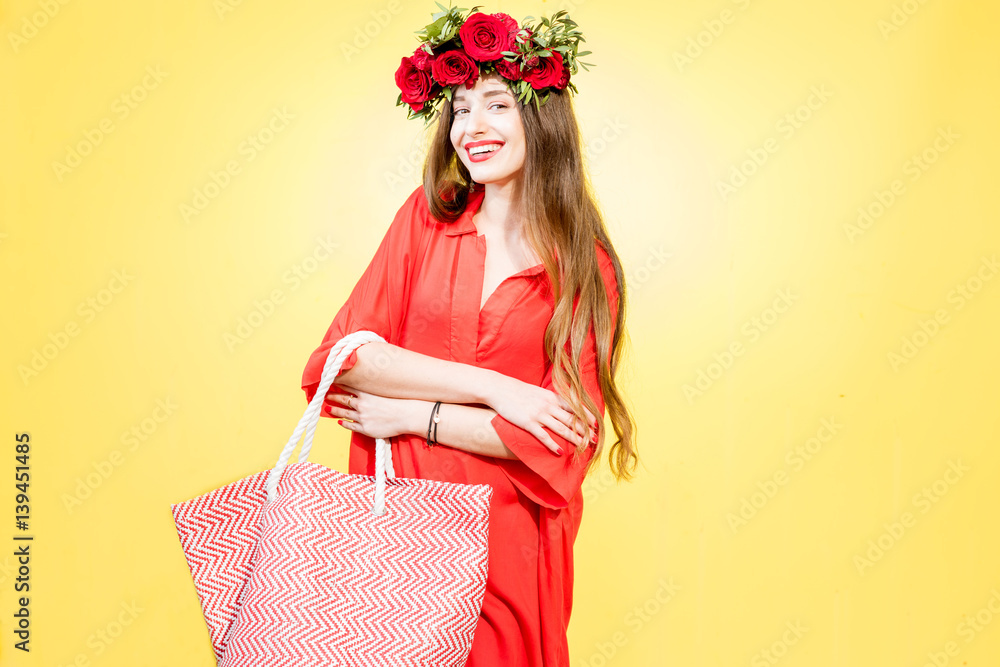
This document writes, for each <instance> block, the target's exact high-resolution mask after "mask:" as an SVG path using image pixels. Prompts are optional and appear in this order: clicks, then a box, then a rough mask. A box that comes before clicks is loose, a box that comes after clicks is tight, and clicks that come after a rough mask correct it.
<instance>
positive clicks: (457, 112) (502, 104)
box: [451, 102, 507, 116]
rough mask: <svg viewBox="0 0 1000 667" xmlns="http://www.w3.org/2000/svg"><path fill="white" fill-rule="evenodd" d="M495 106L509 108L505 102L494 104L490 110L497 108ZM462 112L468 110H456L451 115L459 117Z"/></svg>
mask: <svg viewBox="0 0 1000 667" xmlns="http://www.w3.org/2000/svg"><path fill="white" fill-rule="evenodd" d="M495 106H498V107H500V108H501V109H506V108H507V105H506V104H504V103H503V102H494V103H493V104H491V105H490V107H489V108H491V109H492V108H493V107H495ZM462 111H468V109H455V110H454V111H452V112H451V115H452V116H457V115H459V113H460V112H462Z"/></svg>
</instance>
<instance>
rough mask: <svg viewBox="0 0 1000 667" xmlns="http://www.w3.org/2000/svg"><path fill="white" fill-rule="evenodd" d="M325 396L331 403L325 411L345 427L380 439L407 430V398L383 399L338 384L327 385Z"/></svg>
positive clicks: (383, 397) (382, 397)
mask: <svg viewBox="0 0 1000 667" xmlns="http://www.w3.org/2000/svg"><path fill="white" fill-rule="evenodd" d="M326 398H327V400H328V401H329V402H331V403H333V405H329V406H327V407H324V410H326V411H327V413H329V414H331V415H333V416H334V417H338V418H339V419H338V420H337V423H338V424H340V425H341V426H343V427H344V428H347V429H350V430H352V431H357V432H358V433H361V434H362V435H367V436H368V437H370V438H382V439H388V438H391V437H393V436H395V435H400V434H402V433H405V432H406V430H405V423H406V422H405V419H404V415H405V409H404V407H405V406H404V404H406V403H409V402H410V401H408V400H406V399H400V398H386V397H385V396H379V395H377V394H369V393H368V392H366V391H361V390H360V389H355V388H354V387H351V386H348V385H337V384H334V385H333V386H331V387H330V391H328V392H327V394H326Z"/></svg>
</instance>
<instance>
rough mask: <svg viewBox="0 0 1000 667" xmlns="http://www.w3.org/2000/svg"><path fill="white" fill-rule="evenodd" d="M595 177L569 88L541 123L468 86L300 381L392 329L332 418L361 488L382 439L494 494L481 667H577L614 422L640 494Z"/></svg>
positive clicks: (619, 304)
mask: <svg viewBox="0 0 1000 667" xmlns="http://www.w3.org/2000/svg"><path fill="white" fill-rule="evenodd" d="M473 16H475V15H473ZM494 16H496V15H494ZM515 25H516V24H515ZM480 146H486V147H487V149H485V150H492V152H488V153H485V154H477V153H479V151H482V150H484V149H482V148H478V147H480ZM472 148H476V150H475V151H473V150H470V149H472ZM584 179H585V177H584V172H583V167H582V159H581V146H580V138H579V131H578V129H577V124H576V120H575V117H574V114H573V111H572V107H571V102H570V99H569V97H568V94H566V93H565V91H564V90H554V91H552V92H551V93H550V95H549V96H548V98H547V100H546V102H545V103H544V104H542V105H541V106H540V107H539V106H535V105H532V104H530V103H528V104H523V103H522V101H520V100H518V99H517V98H516V97H515V94H514V90H513V89H512V88H511V86H510V85H509V81H508V80H507V79H506V78H505V77H502V76H499V75H498V74H497V73H496V72H492V73H487V74H483V75H482V76H477V77H476V78H475V81H474V83H471V84H470V85H466V84H462V85H457V86H455V87H454V88H453V92H452V95H451V99H450V100H449V102H448V103H447V104H446V105H444V106H443V107H442V109H441V112H440V114H439V115H438V116H437V129H436V134H435V136H434V138H433V140H432V145H431V147H430V150H429V155H428V158H427V163H426V166H425V169H424V183H423V186H421V187H418V188H417V189H415V190H414V191H413V193H412V194H410V196H409V197H408V198H407V200H406V202H405V203H404V204H403V206H402V208H400V210H399V212H398V213H397V214H396V216H395V219H394V220H393V222H392V224H391V225H390V227H389V230H388V231H387V233H386V235H385V237H384V239H383V240H382V243H381V244H380V245H379V248H378V250H377V251H376V253H375V257H374V258H373V259H372V261H371V263H370V264H369V266H368V268H367V269H366V270H365V272H364V274H363V275H362V277H361V279H360V281H359V282H358V284H357V286H355V288H354V290H353V291H352V292H351V295H350V297H349V298H348V300H347V303H345V304H344V306H343V307H342V308H341V309H340V311H339V312H338V313H337V315H336V317H335V318H334V320H333V323H332V324H331V325H330V328H329V330H328V331H327V333H326V336H325V337H324V339H323V342H322V344H321V345H320V346H319V347H318V348H317V349H316V350H315V351H314V352H313V353H312V355H311V357H310V359H309V361H308V364H307V366H306V368H305V372H304V373H303V378H302V386H303V389H305V391H306V396H307V398H309V399H311V398H312V396H313V394H314V393H315V391H316V388H317V385H318V383H319V379H320V375H321V373H322V368H323V365H324V363H325V361H326V358H327V356H328V353H329V350H330V348H331V347H332V346H333V345H334V344H335V343H336V342H337V341H338V340H340V339H341V338H342V337H344V336H345V335H347V334H349V333H352V332H354V331H359V330H369V331H374V332H376V333H378V334H379V335H381V336H382V337H383V338H384V339H385V340H386V341H388V342H386V343H380V342H375V343H367V344H365V345H362V346H361V347H359V348H358V349H357V350H355V351H354V352H352V353H351V355H350V356H349V357H348V358H347V360H346V361H345V362H344V364H343V366H342V370H341V373H340V374H339V375H338V376H337V379H336V381H335V384H334V385H333V387H332V388H331V391H330V393H329V394H328V395H327V397H326V401H325V405H324V411H323V414H324V415H325V416H331V417H336V418H338V423H340V424H341V425H342V426H344V427H345V428H348V429H350V430H351V431H353V433H352V437H351V446H350V459H349V472H350V473H353V474H367V475H373V474H374V469H375V468H374V466H375V462H374V440H373V439H374V438H385V439H389V438H391V449H392V461H393V466H394V468H395V472H396V475H397V476H400V477H413V478H424V479H435V480H442V481H449V482H461V483H468V484H489V485H491V486H492V487H493V490H494V493H493V497H492V501H491V506H490V529H489V569H488V580H487V587H486V593H485V596H484V600H483V606H482V611H481V614H480V617H479V620H478V623H477V626H476V631H475V635H474V638H473V644H472V650H471V653H470V656H469V660H468V662H467V665H468V666H470V667H488V666H493V665H506V666H511V667H543V666H544V667H560V666H568V665H569V655H568V646H567V640H566V629H567V626H568V623H569V618H570V611H571V607H572V583H573V558H572V548H573V542H574V540H575V537H576V534H577V531H578V529H579V525H580V519H581V512H582V507H583V499H582V493H581V484H582V481H583V479H584V476H585V475H586V472H587V470H588V469H589V468H590V466H591V465H592V464H593V463H594V462H595V461H596V460H597V458H598V455H599V454H600V452H601V451H602V448H603V442H604V436H605V427H604V421H603V415H604V408H605V406H607V408H608V412H609V415H610V418H611V422H612V426H613V428H614V431H615V434H616V435H617V438H618V439H617V441H616V442H615V443H614V445H613V446H612V448H611V451H610V454H609V460H610V461H611V465H612V469H613V470H614V472H615V473H616V474H617V475H618V476H619V478H625V479H629V478H630V471H631V470H632V469H634V466H635V463H636V460H637V456H636V452H635V447H634V441H633V432H634V426H633V423H632V419H631V416H630V415H629V413H628V410H627V408H626V406H625V404H624V402H623V400H622V397H621V395H620V394H619V392H618V390H617V388H616V387H615V383H614V373H615V369H616V368H617V365H618V360H619V356H620V353H621V346H622V343H623V329H622V325H623V322H624V299H622V298H620V295H624V284H623V278H622V270H621V265H620V261H619V259H618V257H617V255H616V253H615V251H614V248H613V246H612V244H611V242H610V240H609V239H608V237H607V233H606V230H605V228H604V224H603V221H602V219H601V216H600V214H599V212H598V210H597V208H596V206H595V205H594V204H593V201H592V199H591V197H590V196H589V195H588V194H587V191H586V184H585V180H584ZM560 277H561V280H560ZM577 355H578V356H577ZM552 360H555V361H556V362H557V363H553V362H552ZM438 402H440V405H438ZM435 408H436V409H435ZM435 415H436V417H437V422H436V423H435V422H434V419H433V416H435ZM595 415H600V416H601V417H600V418H598V419H595Z"/></svg>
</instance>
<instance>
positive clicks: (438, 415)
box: [433, 401, 441, 445]
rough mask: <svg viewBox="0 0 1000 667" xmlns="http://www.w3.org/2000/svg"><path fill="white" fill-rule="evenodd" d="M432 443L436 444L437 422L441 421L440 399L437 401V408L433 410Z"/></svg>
mask: <svg viewBox="0 0 1000 667" xmlns="http://www.w3.org/2000/svg"><path fill="white" fill-rule="evenodd" d="M433 419H434V444H435V445H436V444H438V422H439V421H441V401H438V403H437V409H436V410H435V411H434V417H433Z"/></svg>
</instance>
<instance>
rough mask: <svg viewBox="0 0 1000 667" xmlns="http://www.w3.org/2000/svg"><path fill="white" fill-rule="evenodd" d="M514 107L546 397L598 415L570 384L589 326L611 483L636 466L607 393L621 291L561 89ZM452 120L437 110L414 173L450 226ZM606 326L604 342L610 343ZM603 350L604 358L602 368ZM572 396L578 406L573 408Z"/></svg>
mask: <svg viewBox="0 0 1000 667" xmlns="http://www.w3.org/2000/svg"><path fill="white" fill-rule="evenodd" d="M517 108H518V111H519V112H520V117H521V122H522V124H523V127H524V138H525V149H526V154H525V160H524V168H523V170H522V172H521V178H520V185H519V188H520V192H519V195H518V196H519V200H520V202H521V208H520V210H521V211H523V213H524V226H523V228H522V232H523V234H524V237H525V239H526V240H527V241H528V242H529V243H530V244H531V247H532V248H533V249H534V250H535V252H536V253H537V254H538V256H539V257H540V258H541V259H542V263H543V264H544V266H545V271H546V273H547V274H548V276H549V280H550V281H551V284H552V285H553V286H554V287H553V289H554V297H555V307H554V311H553V314H552V319H551V320H550V321H549V324H548V327H547V328H546V330H545V349H546V352H547V354H548V358H549V359H550V360H552V361H553V367H552V378H553V383H554V384H555V386H556V390H557V391H556V393H558V394H559V395H560V396H562V397H563V398H565V399H566V401H567V402H568V403H569V404H570V406H571V407H572V412H573V413H574V414H575V415H576V416H577V417H578V418H579V419H580V420H581V422H582V423H583V424H587V420H586V418H585V416H584V415H585V414H586V413H585V412H584V411H583V409H582V406H583V405H586V408H587V410H589V411H590V412H591V414H595V415H597V414H598V412H597V406H596V405H594V402H593V400H592V399H591V398H590V396H589V395H588V394H587V392H586V391H585V390H584V389H583V383H582V381H581V378H580V353H581V351H582V349H583V343H584V341H585V340H586V336H587V334H588V333H589V330H590V324H591V323H593V326H594V333H595V336H596V342H597V368H598V369H599V371H598V377H599V383H600V388H601V393H602V395H603V397H604V403H605V406H606V407H607V410H608V414H609V416H610V417H611V424H612V426H613V428H614V431H615V435H616V436H617V439H616V440H615V442H614V444H613V445H612V446H611V451H610V452H609V453H608V462H609V464H610V466H611V470H612V472H613V474H614V475H615V477H616V478H618V479H626V480H629V479H631V478H632V471H633V470H634V469H635V466H636V463H637V462H638V454H637V452H636V446H635V423H634V421H633V419H632V416H631V414H630V413H629V409H628V407H627V406H626V404H625V401H624V398H623V396H622V394H621V393H620V392H619V391H618V388H617V386H616V385H615V373H616V371H617V369H618V365H619V361H620V359H621V354H622V351H623V347H624V344H625V341H626V339H627V334H626V332H625V329H624V324H625V305H626V298H625V297H626V289H625V276H624V274H623V272H622V266H621V260H619V258H618V254H617V253H616V252H615V249H614V246H613V245H612V243H611V240H610V239H609V238H608V232H607V229H606V228H605V226H604V219H603V217H602V215H601V213H600V211H599V209H598V207H597V205H596V203H595V201H594V197H593V196H592V194H591V186H590V182H589V179H588V176H587V173H586V170H585V169H584V166H583V149H582V140H581V136H580V129H579V126H578V125H577V122H576V115H575V113H574V111H573V105H572V101H571V99H570V96H569V94H568V93H567V92H566V91H565V90H563V91H555V90H554V91H552V92H550V94H549V98H548V100H547V101H546V102H545V104H542V105H541V107H540V108H538V109H536V108H535V105H534V104H533V103H529V104H527V105H524V104H522V103H521V102H520V101H518V102H517ZM453 118H454V116H453V115H452V111H451V103H450V102H448V101H444V102H442V105H441V109H440V111H439V112H438V116H437V118H436V121H435V122H436V129H435V130H434V135H433V138H432V139H431V140H430V144H429V146H428V150H427V160H426V162H425V163H424V171H423V181H424V192H425V194H426V195H427V201H428V207H429V209H430V213H431V215H432V216H434V217H435V218H437V219H438V220H441V221H453V220H455V219H456V218H457V217H458V216H459V215H461V213H462V212H463V211H464V210H465V208H466V204H467V202H468V198H469V193H470V191H471V189H472V188H473V187H475V185H476V184H475V183H474V182H473V181H472V177H471V175H470V174H469V170H468V169H466V167H465V165H464V164H463V163H462V161H461V160H460V159H459V158H458V155H457V154H456V153H455V147H454V146H453V145H452V143H451V138H450V134H451V125H452V121H453ZM479 187H482V186H479ZM595 239H596V240H598V241H600V243H601V245H603V246H604V249H605V250H606V251H607V253H608V256H609V257H610V258H611V261H612V263H613V264H614V269H615V280H616V282H617V287H618V294H619V297H618V312H617V313H614V314H612V313H611V312H610V307H609V303H608V296H609V295H608V294H607V292H606V290H605V285H604V279H603V277H602V275H601V271H600V267H599V266H598V258H597V250H596V248H595V246H594V240H595ZM560 278H561V280H560ZM575 294H579V295H580V301H579V303H578V304H577V310H576V317H575V318H574V316H573V298H574V295H575ZM612 317H613V318H614V340H613V341H612V340H610V338H611V323H612ZM567 340H571V341H572V343H571V349H572V354H568V353H567V351H566V341H567ZM608 349H610V350H611V359H610V360H609V359H608V352H607V351H608ZM567 369H568V370H567ZM567 389H570V391H567ZM578 397H581V398H582V399H583V403H582V404H581V402H580V400H579V398H578ZM597 421H598V429H599V435H598V444H597V450H596V451H595V453H594V456H593V458H592V459H591V460H590V463H589V465H588V466H587V472H589V471H590V469H591V467H592V466H593V465H594V463H595V462H596V461H597V460H598V458H599V457H600V454H601V452H602V451H603V445H604V438H605V428H604V420H603V419H600V418H598V420H597ZM586 447H587V444H586V443H584V444H583V445H580V446H578V447H577V448H576V449H575V450H574V452H573V455H574V456H578V455H579V454H580V453H581V452H583V451H584V450H585V449H586Z"/></svg>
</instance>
